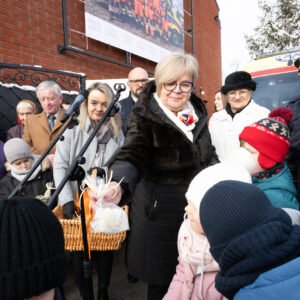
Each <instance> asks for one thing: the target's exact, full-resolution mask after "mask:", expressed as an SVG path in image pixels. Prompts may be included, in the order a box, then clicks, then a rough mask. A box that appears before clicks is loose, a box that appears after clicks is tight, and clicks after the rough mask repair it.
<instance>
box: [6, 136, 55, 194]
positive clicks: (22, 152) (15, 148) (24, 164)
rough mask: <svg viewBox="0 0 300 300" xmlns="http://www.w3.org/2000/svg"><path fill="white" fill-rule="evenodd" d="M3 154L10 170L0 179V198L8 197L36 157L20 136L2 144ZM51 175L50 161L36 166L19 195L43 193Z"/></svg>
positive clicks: (51, 179)
mask: <svg viewBox="0 0 300 300" xmlns="http://www.w3.org/2000/svg"><path fill="white" fill-rule="evenodd" d="M4 154H5V157H6V161H7V163H8V165H9V169H10V171H9V172H8V173H7V174H6V176H5V177H3V178H2V179H1V180H0V199H1V198H5V197H8V196H9V195H10V194H11V192H12V191H13V190H14V189H15V188H16V186H17V185H18V184H19V183H20V182H21V181H22V180H23V178H24V177H25V176H26V175H27V174H28V172H29V171H30V170H31V168H32V166H33V164H34V163H35V161H36V160H37V157H36V156H35V155H33V154H32V152H31V150H30V148H29V145H28V144H27V143H26V142H25V141H24V140H22V139H20V138H13V139H10V140H8V141H7V142H6V143H5V144H4ZM51 182H53V175H52V171H51V169H50V163H47V162H46V161H45V162H44V163H42V165H40V166H38V167H37V169H36V170H35V171H34V172H33V174H32V175H31V176H30V177H29V178H28V180H27V181H26V182H25V183H24V185H23V187H22V188H21V190H20V191H19V192H18V195H19V196H27V197H38V196H41V195H43V194H44V193H45V191H46V190H47V184H48V186H49V185H50V183H51Z"/></svg>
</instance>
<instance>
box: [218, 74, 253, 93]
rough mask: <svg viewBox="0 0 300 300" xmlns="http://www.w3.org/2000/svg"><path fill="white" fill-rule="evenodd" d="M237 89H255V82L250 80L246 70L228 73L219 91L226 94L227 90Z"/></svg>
mask: <svg viewBox="0 0 300 300" xmlns="http://www.w3.org/2000/svg"><path fill="white" fill-rule="evenodd" d="M238 89H249V90H252V91H255V89H256V82H255V81H253V80H252V77H251V75H250V74H249V73H248V72H245V71H237V72H233V73H231V74H229V75H228V76H227V77H226V79H225V85H223V86H222V87H221V92H222V93H223V94H224V95H226V94H227V93H228V92H230V91H233V90H238Z"/></svg>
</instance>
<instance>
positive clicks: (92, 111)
mask: <svg viewBox="0 0 300 300" xmlns="http://www.w3.org/2000/svg"><path fill="white" fill-rule="evenodd" d="M87 91H88V96H87V99H86V100H85V101H84V102H83V103H82V104H81V106H80V115H79V118H78V119H79V125H78V126H75V127H74V128H72V129H68V130H66V132H65V134H64V137H65V139H64V141H60V142H58V144H57V148H56V153H55V157H54V165H53V172H54V181H55V185H56V186H58V185H59V183H60V182H61V180H62V179H63V178H64V176H65V174H66V172H67V170H68V168H69V166H70V165H71V164H72V162H73V160H74V158H75V157H76V156H77V155H78V153H79V151H80V150H81V149H82V146H83V145H84V143H85V142H86V140H87V139H88V138H89V136H90V134H91V132H92V130H93V128H94V127H95V126H96V124H97V122H98V121H99V120H100V119H101V117H102V115H103V113H104V112H105V111H106V109H107V107H108V105H109V103H110V101H111V99H112V96H113V92H112V90H111V88H110V87H109V86H108V85H107V84H104V83H95V84H93V85H92V86H91V87H90V88H89V89H88V90H87ZM120 120H121V119H120V116H119V113H117V114H115V115H114V116H113V117H110V118H108V119H107V120H106V121H105V123H104V124H103V125H102V126H101V128H100V129H99V131H98V133H97V135H96V136H95V137H94V139H93V140H92V142H91V144H90V145H89V147H88V149H87V150H86V152H85V154H84V157H85V159H86V161H85V163H84V164H82V165H81V167H82V168H83V169H84V171H86V172H87V171H88V170H89V169H91V168H95V167H102V166H104V165H105V163H106V162H107V161H108V160H109V159H110V158H111V157H112V155H113V154H114V153H115V151H116V150H117V149H118V148H119V147H120V146H121V145H122V144H123V141H124V136H123V134H122V131H121V121H120ZM76 193H77V182H76V181H67V183H66V184H65V186H64V188H63V189H62V191H61V193H60V195H59V204H60V205H61V206H62V209H63V213H64V217H65V218H66V219H71V218H72V217H73V214H74V212H75V204H74V200H75V197H76ZM73 258H74V267H75V277H76V283H77V285H78V287H79V290H80V293H81V295H83V293H84V289H83V286H82V285H83V282H84V281H83V277H82V276H83V274H82V263H81V258H82V253H81V252H79V253H77V254H76V255H74V257H73ZM92 259H93V260H94V261H95V263H96V266H97V270H98V299H108V293H107V289H108V286H109V282H110V275H111V269H112V261H113V253H112V251H97V252H92ZM100 274H101V278H100Z"/></svg>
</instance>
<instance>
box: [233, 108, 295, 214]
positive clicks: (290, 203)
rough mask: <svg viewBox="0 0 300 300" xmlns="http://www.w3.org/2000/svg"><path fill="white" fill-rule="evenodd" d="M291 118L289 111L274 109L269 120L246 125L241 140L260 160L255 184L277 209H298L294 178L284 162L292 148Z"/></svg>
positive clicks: (255, 171) (253, 178)
mask: <svg viewBox="0 0 300 300" xmlns="http://www.w3.org/2000/svg"><path fill="white" fill-rule="evenodd" d="M291 119H292V111H291V110H290V109H289V108H286V107H280V108H277V109H274V110H273V111H272V112H271V113H270V114H269V117H268V118H265V119H262V120H260V121H258V122H256V123H253V124H252V125H250V126H246V127H245V128H244V129H243V131H242V132H241V134H240V136H239V138H240V141H241V146H242V147H244V148H245V149H247V150H248V151H249V152H250V153H251V154H252V155H253V156H254V157H255V158H256V160H257V167H256V169H255V170H254V171H253V172H252V173H251V175H253V176H252V183H253V184H255V185H256V186H257V187H259V188H260V189H261V190H262V191H264V192H265V193H266V195H267V197H268V198H269V200H270V201H271V203H272V204H273V205H274V206H277V207H287V208H293V209H297V210H299V201H298V199H297V191H296V188H295V186H294V183H293V178H292V175H291V173H290V171H289V169H288V166H287V165H286V164H285V162H284V159H285V157H286V155H287V153H288V151H289V148H290V130H289V127H288V124H289V122H290V120H291Z"/></svg>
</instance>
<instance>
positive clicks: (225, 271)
mask: <svg viewBox="0 0 300 300" xmlns="http://www.w3.org/2000/svg"><path fill="white" fill-rule="evenodd" d="M199 213H200V220H201V225H202V228H203V230H204V232H205V234H206V236H207V239H208V241H209V244H210V252H211V254H212V256H213V257H214V259H215V260H216V261H217V262H218V264H219V267H220V272H219V273H218V275H217V276H216V281H215V282H216V288H217V289H218V291H220V292H221V293H222V294H223V295H225V296H226V297H228V298H229V299H234V300H254V299H255V300H265V299H272V300H282V299H289V300H298V299H299V286H300V272H299V270H300V226H299V225H292V222H291V218H290V217H289V215H288V214H287V213H286V212H285V211H284V210H283V209H281V208H277V207H275V206H273V205H272V204H271V203H270V201H269V200H268V198H267V196H266V194H265V193H264V192H262V191H261V190H260V189H259V188H258V187H256V186H255V185H253V184H248V183H244V182H237V181H232V180H226V181H222V182H219V183H217V184H215V185H214V186H213V187H212V188H210V189H209V190H208V191H207V192H206V194H205V195H204V197H203V199H202V201H201V204H200V212H199Z"/></svg>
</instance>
